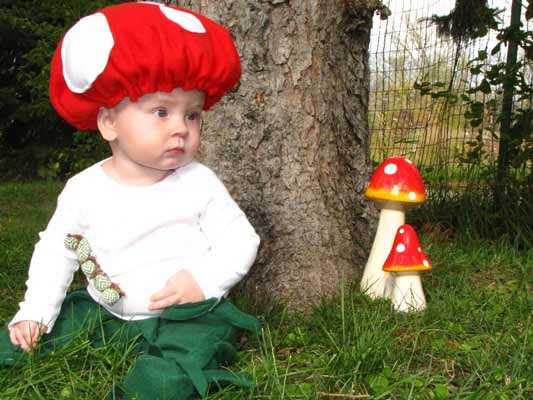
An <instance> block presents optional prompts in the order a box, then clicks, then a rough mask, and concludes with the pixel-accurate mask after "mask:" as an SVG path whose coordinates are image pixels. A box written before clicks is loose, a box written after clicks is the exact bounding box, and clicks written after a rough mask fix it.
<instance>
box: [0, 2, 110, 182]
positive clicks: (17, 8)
mask: <svg viewBox="0 0 533 400" xmlns="http://www.w3.org/2000/svg"><path fill="white" fill-rule="evenodd" d="M113 3H118V1H109V0H95V1H93V0H69V1H62V2H57V1H52V0H40V1H39V0H14V1H13V0H10V1H8V0H0V81H2V82H3V83H4V84H3V86H2V87H1V88H0V176H1V177H2V178H3V179H23V178H31V177H37V176H38V177H41V178H54V177H61V176H64V175H65V174H68V173H71V172H73V171H76V169H75V167H74V166H70V165H68V163H70V162H72V161H73V160H74V162H75V163H77V164H79V165H81V164H87V163H89V162H90V161H92V160H94V159H96V158H99V157H100V156H101V155H102V153H101V147H102V146H99V147H98V151H96V150H95V149H91V151H89V152H87V146H88V145H89V144H94V141H92V139H89V140H87V139H86V137H85V136H84V135H81V137H82V138H80V139H74V135H73V134H74V132H75V130H74V129H73V128H72V127H69V126H68V125H67V124H66V123H65V122H64V121H63V120H62V119H61V118H60V117H59V116H58V115H57V114H56V113H55V111H54V110H53V109H52V106H51V104H50V101H49V98H48V77H49V73H50V62H51V59H52V54H53V52H54V50H55V48H56V45H57V43H58V41H59V40H60V38H61V36H62V34H63V33H64V32H65V31H66V29H68V27H69V26H71V25H72V24H74V23H75V22H76V21H77V20H78V19H79V18H81V17H83V16H85V15H87V14H90V13H92V12H93V11H95V10H97V9H99V8H101V7H103V6H105V5H109V4H113ZM77 136H79V134H77ZM79 143H82V147H83V146H84V149H85V151H82V150H81V149H78V148H77V146H78V144H79ZM62 154H63V155H62ZM67 155H68V156H67ZM78 157H81V158H78Z"/></svg>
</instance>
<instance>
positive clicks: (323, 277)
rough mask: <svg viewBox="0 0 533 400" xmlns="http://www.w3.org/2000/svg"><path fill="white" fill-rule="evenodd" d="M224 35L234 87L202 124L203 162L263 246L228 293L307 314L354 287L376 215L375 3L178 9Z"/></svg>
mask: <svg viewBox="0 0 533 400" xmlns="http://www.w3.org/2000/svg"><path fill="white" fill-rule="evenodd" d="M177 3H178V5H179V6H183V7H185V8H189V9H191V10H194V11H198V12H200V13H202V14H204V15H206V16H208V17H210V18H212V19H214V20H216V21H219V22H220V23H222V24H223V25H225V26H226V27H227V28H228V30H229V31H230V32H231V33H232V35H233V37H234V39H235V42H236V45H237V48H238V51H239V54H240V55H241V60H242V65H243V75H242V79H241V82H240V84H239V86H238V87H237V88H236V89H235V90H234V91H233V92H232V93H229V94H228V95H227V96H226V98H225V99H224V100H223V101H222V102H221V103H219V104H218V105H216V106H215V107H214V108H213V110H212V111H211V112H208V113H206V115H205V116H204V126H203V133H202V135H203V137H202V141H203V143H202V150H201V152H202V153H201V158H202V160H203V161H204V162H205V163H206V164H207V165H209V166H210V167H211V168H213V169H214V170H215V172H216V173H217V174H218V175H219V177H220V178H221V179H222V180H223V181H224V183H225V184H226V185H227V187H228V189H229V190H230V192H231V194H232V195H233V196H234V198H235V199H236V201H237V202H238V203H239V205H240V206H241V208H242V209H243V210H244V211H245V212H246V214H247V215H248V217H249V218H250V220H251V222H252V224H253V225H254V226H255V228H256V230H257V231H258V233H259V235H260V236H261V239H262V244H261V248H260V251H259V255H258V258H257V261H256V263H255V265H254V266H253V267H252V269H251V271H250V273H249V275H248V276H247V278H246V279H245V280H244V281H243V282H242V283H241V284H240V285H239V286H238V288H237V289H236V290H237V291H240V292H241V293H243V294H245V295H246V297H247V298H248V299H250V300H252V301H255V302H259V303H264V302H271V301H274V302H276V303H282V304H287V305H289V306H290V308H292V309H300V310H301V309H305V308H308V307H309V306H310V305H312V304H316V303H317V302H318V301H319V300H320V298H321V297H322V296H324V295H326V296H328V295H335V294H337V293H339V289H340V286H341V284H342V282H343V281H344V282H346V283H347V284H350V283H352V282H353V281H354V280H357V284H358V280H359V278H360V273H361V271H362V268H363V267H364V264H365V262H366V257H367V255H368V251H369V248H370V244H371V242H372V239H373V235H374V231H375V222H376V215H377V214H376V212H375V209H374V208H372V207H371V206H370V204H369V203H368V202H367V201H366V200H365V199H364V197H363V193H364V190H365V188H366V183H367V182H368V178H369V175H370V168H369V166H370V162H369V129H368V122H367V109H368V91H369V71H368V46H369V38H370V27H371V19H372V15H373V11H374V9H375V8H376V7H377V3H378V2H377V1H371V0H369V1H365V2H358V1H354V0H344V1H340V0H339V1H331V0H290V1H287V0H270V1H264V0H263V1H259V0H218V1H214V0H201V1H197V0H194V1H177Z"/></svg>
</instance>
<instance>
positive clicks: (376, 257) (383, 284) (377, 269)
mask: <svg viewBox="0 0 533 400" xmlns="http://www.w3.org/2000/svg"><path fill="white" fill-rule="evenodd" d="M404 223H405V211H404V209H403V207H400V206H398V205H396V207H394V205H393V204H390V203H388V204H386V205H385V207H384V208H382V209H381V212H380V214H379V222H378V229H377V231H376V236H375V239H374V243H373V244H372V249H371V250H370V255H369V256H368V261H367V263H366V266H365V270H364V272H363V278H362V280H361V291H362V292H363V293H366V294H367V295H368V296H370V297H371V298H373V299H377V298H380V297H387V298H390V296H391V292H392V288H393V284H392V276H391V274H390V273H389V272H384V271H383V270H382V268H383V264H384V263H385V260H386V259H387V257H388V255H389V252H390V250H391V247H392V244H393V243H394V237H395V236H396V231H397V230H398V228H399V227H400V226H401V225H403V224H404Z"/></svg>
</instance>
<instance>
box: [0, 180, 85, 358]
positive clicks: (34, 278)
mask: <svg viewBox="0 0 533 400" xmlns="http://www.w3.org/2000/svg"><path fill="white" fill-rule="evenodd" d="M72 196H73V195H72V188H71V187H70V185H69V183H67V185H66V187H65V189H64V190H63V192H62V193H61V195H60V196H59V198H58V203H57V208H56V210H55V212H54V215H53V216H52V218H51V219H50V222H49V223H48V226H47V228H46V230H44V231H43V232H41V233H39V236H40V240H39V242H38V243H37V244H36V245H35V250H34V252H33V255H32V258H31V262H30V268H29V272H28V280H27V281H26V287H27V290H26V293H25V296H24V301H22V302H21V303H20V308H19V311H18V312H17V313H16V314H15V316H14V317H13V319H12V320H11V322H10V323H9V328H10V330H11V329H13V328H14V327H15V326H16V325H18V324H19V323H23V324H22V326H25V327H27V326H28V321H33V323H32V324H30V325H33V324H36V323H37V322H35V321H40V323H41V324H42V326H44V327H45V328H46V329H45V331H44V333H49V331H50V330H51V329H52V327H53V325H54V323H55V320H56V318H57V316H58V314H59V310H60V308H61V304H62V302H63V299H64V298H65V294H66V291H67V289H68V287H69V285H70V282H71V281H72V277H73V274H74V272H75V271H76V270H77V269H78V263H77V262H76V257H75V255H74V254H72V253H73V252H72V251H69V250H68V249H66V248H65V245H64V240H65V237H66V235H67V233H72V232H74V233H77V232H79V231H80V229H81V228H80V227H79V225H78V218H77V215H76V214H77V213H76V212H75V208H74V207H73V206H74V205H75V204H76V203H75V201H73V198H72ZM20 331H21V329H20V327H19V328H18V329H16V330H15V332H14V333H13V334H17V333H20ZM37 331H38V330H37ZM23 334H24V335H29V334H27V329H24V332H23ZM33 334H36V333H35V330H32V335H33ZM12 337H13V336H12ZM16 338H17V336H15V339H16ZM19 338H20V339H21V340H20V342H19V344H20V345H21V347H23V344H24V343H25V344H26V345H27V344H31V343H33V342H34V341H33V340H30V341H29V342H28V341H27V340H22V339H24V338H25V339H28V338H30V336H25V337H24V336H19ZM23 348H24V347H23Z"/></svg>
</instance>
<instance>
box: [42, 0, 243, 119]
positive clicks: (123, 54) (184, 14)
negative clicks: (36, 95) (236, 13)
mask: <svg viewBox="0 0 533 400" xmlns="http://www.w3.org/2000/svg"><path fill="white" fill-rule="evenodd" d="M240 75H241V64H240V60H239V55H238V53H237V50H236V49H235V45H234V43H233V40H232V39H231V36H230V34H229V33H228V31H227V30H226V29H225V28H224V27H222V26H221V25H219V24H217V23H215V22H214V21H212V20H210V19H208V18H206V17H204V16H202V15H200V14H196V13H193V12H191V11H188V10H184V9H181V8H178V7H172V6H165V5H162V4H159V3H154V2H137V3H122V4H118V5H114V6H110V7H106V8H103V9H101V10H100V11H98V12H96V13H94V14H92V15H89V16H87V17H84V18H82V19H81V20H79V21H78V22H77V23H76V24H75V25H74V26H73V27H72V28H70V29H69V30H68V31H67V33H66V34H65V35H64V36H63V38H62V39H61V41H60V42H59V44H58V46H57V49H56V51H55V54H54V57H53V60H52V66H51V73H50V98H51V101H52V104H53V106H54V107H55V109H56V110H57V112H58V113H59V114H60V115H61V116H62V117H63V118H65V120H67V121H68V122H69V123H71V124H72V125H74V126H75V127H77V128H79V129H96V117H97V114H98V110H99V109H100V108H101V107H106V108H112V107H114V106H115V105H117V104H118V103H119V102H120V101H121V100H122V99H123V98H125V97H129V98H130V99H131V100H132V101H136V100H137V99H138V98H139V97H141V96H142V95H144V94H147V93H152V92H157V91H162V92H170V91H172V90H173V89H175V88H177V87H180V88H182V89H183V90H191V89H198V90H201V91H204V92H205V93H206V100H205V106H204V109H205V110H207V109H209V108H210V107H211V106H212V105H213V104H215V103H216V102H218V101H219V100H220V98H221V97H222V96H223V95H224V94H225V93H226V92H227V91H228V90H230V89H231V88H232V87H233V86H235V84H236V83H237V82H238V80H239V78H240Z"/></svg>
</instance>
